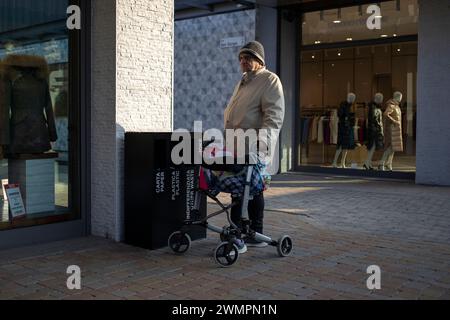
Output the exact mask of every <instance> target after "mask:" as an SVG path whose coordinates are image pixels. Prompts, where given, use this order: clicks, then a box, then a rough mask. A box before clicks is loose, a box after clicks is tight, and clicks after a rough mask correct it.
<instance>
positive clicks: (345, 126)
mask: <svg viewBox="0 0 450 320" xmlns="http://www.w3.org/2000/svg"><path fill="white" fill-rule="evenodd" d="M355 100H356V95H355V94H354V93H352V92H350V93H349V94H348V95H347V100H346V101H344V102H342V103H341V106H340V107H339V111H338V116H339V124H338V143H337V147H336V153H335V155H334V160H333V164H332V166H333V168H338V167H339V168H346V165H345V160H346V158H347V154H348V150H349V149H354V147H355V146H354V138H353V139H352V137H353V126H354V125H355V114H354V113H353V112H351V107H352V105H353V103H354V102H355ZM350 136H352V137H350ZM352 141H353V142H352ZM341 153H342V158H341V164H340V165H338V163H337V162H338V159H339V155H340V154H341Z"/></svg>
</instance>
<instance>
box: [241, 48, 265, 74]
mask: <svg viewBox="0 0 450 320" xmlns="http://www.w3.org/2000/svg"><path fill="white" fill-rule="evenodd" d="M239 63H240V65H241V71H242V73H244V72H250V71H255V70H258V69H259V68H261V64H260V63H259V61H258V59H256V58H255V57H254V56H252V55H251V54H248V53H241V54H240V55H239Z"/></svg>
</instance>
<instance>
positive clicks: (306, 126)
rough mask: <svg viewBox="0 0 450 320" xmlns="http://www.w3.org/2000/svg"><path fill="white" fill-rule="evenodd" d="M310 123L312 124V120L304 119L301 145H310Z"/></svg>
mask: <svg viewBox="0 0 450 320" xmlns="http://www.w3.org/2000/svg"><path fill="white" fill-rule="evenodd" d="M310 122H311V118H303V121H302V138H301V144H307V143H308V138H309V125H310Z"/></svg>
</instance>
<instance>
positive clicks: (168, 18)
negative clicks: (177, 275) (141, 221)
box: [91, 0, 174, 241]
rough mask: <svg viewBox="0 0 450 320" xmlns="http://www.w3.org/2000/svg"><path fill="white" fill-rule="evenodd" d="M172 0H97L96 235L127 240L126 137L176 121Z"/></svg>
mask: <svg viewBox="0 0 450 320" xmlns="http://www.w3.org/2000/svg"><path fill="white" fill-rule="evenodd" d="M173 9H174V8H173V1H170V0H152V1H149V0H115V1H111V0H96V1H93V31H92V47H93V54H92V57H93V60H92V66H93V70H92V83H93V85H92V96H93V98H92V214H91V216H92V218H91V230H92V234H94V235H98V236H103V237H109V238H113V239H115V240H117V241H121V240H123V207H124V205H123V183H124V172H123V170H124V156H123V150H124V136H125V132H127V131H135V132H168V131H171V130H172V127H173V125H172V123H173V112H172V109H173V107H172V104H173V40H174V37H173V34H174V31H173V25H174V22H173V19H174V16H173V15H174V12H173Z"/></svg>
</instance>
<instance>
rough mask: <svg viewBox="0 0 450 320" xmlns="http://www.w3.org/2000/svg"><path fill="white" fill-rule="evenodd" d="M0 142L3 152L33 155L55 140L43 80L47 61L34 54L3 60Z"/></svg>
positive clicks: (51, 116)
mask: <svg viewBox="0 0 450 320" xmlns="http://www.w3.org/2000/svg"><path fill="white" fill-rule="evenodd" d="M4 66H5V74H6V76H5V79H4V80H3V90H2V91H4V94H2V97H1V102H0V107H1V109H2V110H1V111H0V113H1V116H0V119H1V128H0V131H1V133H0V137H1V143H2V144H3V145H5V146H6V148H5V149H6V153H7V154H37V153H43V152H46V151H48V150H50V149H51V145H50V141H52V142H54V141H56V140H57V134H56V126H55V118H54V115H53V108H52V101H51V98H50V92H49V86H48V83H47V78H46V74H47V63H46V61H45V60H44V59H43V58H40V57H36V56H17V55H10V56H8V57H7V58H6V59H5V60H4Z"/></svg>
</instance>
